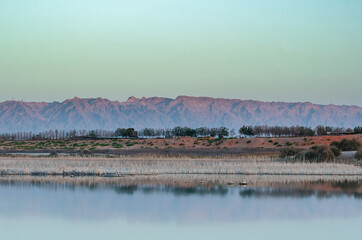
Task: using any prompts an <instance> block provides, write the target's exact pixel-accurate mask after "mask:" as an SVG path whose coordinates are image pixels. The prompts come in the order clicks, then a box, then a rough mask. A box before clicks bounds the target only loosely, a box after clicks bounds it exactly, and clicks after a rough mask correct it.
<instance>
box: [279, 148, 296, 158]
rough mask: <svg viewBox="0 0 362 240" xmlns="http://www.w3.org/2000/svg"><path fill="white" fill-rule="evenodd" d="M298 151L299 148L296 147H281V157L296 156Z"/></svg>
mask: <svg viewBox="0 0 362 240" xmlns="http://www.w3.org/2000/svg"><path fill="white" fill-rule="evenodd" d="M297 153H298V150H296V149H295V148H283V149H280V154H279V157H281V158H285V157H290V156H295V155H296V154H297Z"/></svg>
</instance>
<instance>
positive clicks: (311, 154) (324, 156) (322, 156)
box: [296, 145, 336, 163]
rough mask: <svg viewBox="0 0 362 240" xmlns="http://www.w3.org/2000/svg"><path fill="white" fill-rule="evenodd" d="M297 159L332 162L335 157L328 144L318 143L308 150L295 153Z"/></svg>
mask: <svg viewBox="0 0 362 240" xmlns="http://www.w3.org/2000/svg"><path fill="white" fill-rule="evenodd" d="M296 159H298V160H306V161H310V162H317V163H320V162H332V161H334V160H335V159H336V155H335V153H334V151H333V150H331V148H330V147H329V146H326V145H319V146H313V147H311V148H310V149H309V150H305V151H302V152H299V153H298V154H297V155H296Z"/></svg>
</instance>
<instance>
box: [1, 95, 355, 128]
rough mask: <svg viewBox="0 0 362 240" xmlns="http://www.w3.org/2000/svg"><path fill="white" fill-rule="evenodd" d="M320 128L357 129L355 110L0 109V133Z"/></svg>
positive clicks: (192, 101) (215, 106)
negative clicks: (56, 130)
mask: <svg viewBox="0 0 362 240" xmlns="http://www.w3.org/2000/svg"><path fill="white" fill-rule="evenodd" d="M244 124H247V125H263V124H267V125H279V126H281V125H287V126H290V125H304V126H312V127H314V126H316V125H319V124H322V125H330V126H340V127H353V126H356V125H362V108H361V107H358V106H344V105H343V106H337V105H317V104H312V103H310V102H305V103H286V102H261V101H251V100H239V99H221V98H208V97H188V96H179V97H177V98H176V99H171V98H161V97H152V98H140V99H139V98H135V97H130V98H129V99H128V100H127V101H126V102H119V101H110V100H108V99H102V98H89V99H80V98H74V99H68V100H66V101H64V102H51V103H46V102H23V101H6V102H2V103H0V132H14V131H32V132H38V131H43V130H48V129H64V130H68V129H88V130H89V129H108V130H113V129H115V128H117V127H134V128H136V129H140V128H144V127H154V128H169V127H174V126H178V125H180V126H189V127H199V126H208V127H217V126H227V127H231V128H236V129H238V128H239V127H240V126H241V125H244Z"/></svg>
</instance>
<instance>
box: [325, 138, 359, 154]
mask: <svg viewBox="0 0 362 240" xmlns="http://www.w3.org/2000/svg"><path fill="white" fill-rule="evenodd" d="M331 146H334V147H336V148H338V149H340V150H342V151H357V150H358V149H359V148H360V147H361V143H359V142H358V141H357V140H356V139H343V140H342V141H340V142H337V141H333V142H332V143H331Z"/></svg>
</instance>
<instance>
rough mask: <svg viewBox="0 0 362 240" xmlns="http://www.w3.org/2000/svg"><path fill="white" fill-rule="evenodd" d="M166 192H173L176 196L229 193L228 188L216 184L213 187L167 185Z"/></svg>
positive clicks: (221, 194)
mask: <svg viewBox="0 0 362 240" xmlns="http://www.w3.org/2000/svg"><path fill="white" fill-rule="evenodd" d="M166 192H171V193H173V194H175V195H176V196H187V195H201V196H202V195H220V196H225V195H226V194H227V193H228V188H227V187H224V186H216V187H212V188H206V187H187V188H181V187H167V188H166Z"/></svg>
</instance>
